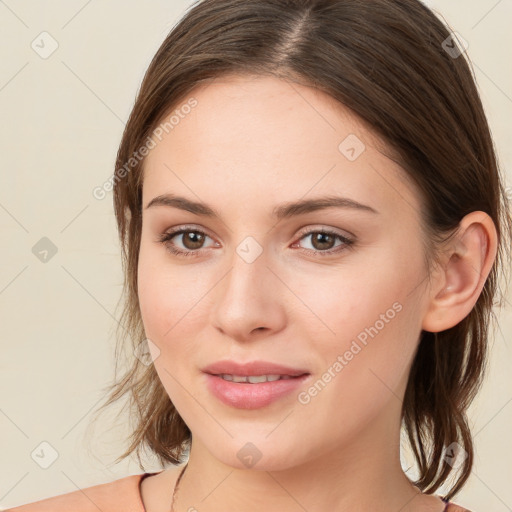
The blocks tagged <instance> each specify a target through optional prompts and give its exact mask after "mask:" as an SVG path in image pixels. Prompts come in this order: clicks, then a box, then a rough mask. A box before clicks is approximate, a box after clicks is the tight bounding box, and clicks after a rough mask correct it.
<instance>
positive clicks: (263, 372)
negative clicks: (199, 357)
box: [202, 360, 310, 384]
mask: <svg viewBox="0 0 512 512" xmlns="http://www.w3.org/2000/svg"><path fill="white" fill-rule="evenodd" d="M202 371H203V372H204V373H208V374H210V375H216V376H219V377H221V378H222V379H224V380H227V381H230V382H249V383H251V384H258V383H260V382H273V381H276V380H281V379H283V380H284V379H291V378H294V377H301V376H303V375H305V374H309V373H310V372H309V371H308V370H307V369H305V368H294V367H290V366H286V365H283V364H278V363H273V362H270V361H260V360H259V361H249V362H246V363H239V362H237V361H229V360H222V361H217V362H215V363H213V364H210V365H208V366H206V367H204V368H203V369H202Z"/></svg>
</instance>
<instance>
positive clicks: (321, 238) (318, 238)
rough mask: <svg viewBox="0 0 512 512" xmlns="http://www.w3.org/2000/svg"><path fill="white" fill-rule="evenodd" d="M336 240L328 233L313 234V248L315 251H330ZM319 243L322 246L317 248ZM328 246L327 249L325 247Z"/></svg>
mask: <svg viewBox="0 0 512 512" xmlns="http://www.w3.org/2000/svg"><path fill="white" fill-rule="evenodd" d="M326 237H327V238H330V241H327V242H326V241H325V238H326ZM333 240H334V237H333V236H332V235H329V234H328V233H315V234H313V242H312V243H313V247H315V249H330V248H331V247H332V242H333ZM317 243H319V244H320V246H319V247H318V246H317ZM325 245H327V247H326V246H325Z"/></svg>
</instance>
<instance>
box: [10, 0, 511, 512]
mask: <svg viewBox="0 0 512 512" xmlns="http://www.w3.org/2000/svg"><path fill="white" fill-rule="evenodd" d="M189 5H191V2H190V1H188V0H179V1H178V0H173V1H170V0H167V1H163V0H161V1H156V0H151V1H149V2H134V1H131V2H126V1H121V0H112V1H110V2H106V1H100V0H95V1H91V0H89V1H86V0H72V1H70V0H67V1H64V0H60V1H57V0H53V1H48V2H36V1H32V2H29V1H27V0H19V1H16V0H5V1H0V43H1V44H0V55H1V62H2V66H1V68H0V109H1V119H2V123H1V127H0V140H1V147H2V168H1V171H0V172H1V177H2V187H1V189H0V227H1V231H2V232H1V237H0V244H1V246H0V249H1V255H2V263H1V265H0V322H1V326H2V342H1V343H2V344H1V359H0V393H1V395H0V396H1V400H0V433H1V435H0V443H1V446H0V448H1V452H0V461H1V462H0V508H8V507H12V506H15V505H19V504H22V503H27V502H31V501H35V500H39V499H43V498H46V497H49V496H54V495H57V494H61V493H64V492H70V491H74V490H77V489H79V488H84V487H88V486H91V485H96V484H98V483H104V482H107V481H111V480H114V479H117V478H121V477H123V476H127V475H128V474H135V473H140V472H141V471H140V469H139V468H138V466H137V464H136V463H135V461H134V460H132V461H125V462H124V463H121V464H119V465H117V466H110V467H107V464H111V463H113V460H114V459H115V457H116V456H118V455H119V454H120V453H121V447H120V446H119V445H116V443H115V440H116V437H115V436H110V437H111V438H110V439H108V440H106V441H105V442H103V444H100V443H99V441H94V440H93V446H94V447H95V448H94V449H93V455H92V456H91V455H89V454H88V453H87V452H86V450H85V441H84V433H85V427H86V426H87V423H88V421H89V419H90V414H91V411H92V410H93V409H94V408H95V407H96V406H97V404H98V403H99V402H100V400H101V399H102V393H101V388H103V386H105V385H106V384H107V383H108V382H110V379H111V377H112V375H113V346H114V336H113V329H114V326H115V317H116V315H117V314H118V311H117V313H116V305H117V302H118V299H119V295H120V292H121V283H122V275H121V265H120V255H119V248H118V243H117V233H116V228H115V224H114V216H113V210H112V195H111V192H109V193H108V195H107V197H106V198H105V199H103V200H97V199H95V198H94V197H93V195H92V190H93V189H94V187H96V186H98V185H101V184H103V183H104V182H105V180H107V179H108V177H109V176H110V175H111V174H112V172H113V170H114V159H115V154H116V151H117V147H118V144H119V141H120V138H121V133H122V130H123V126H124V122H125V121H126V119H127V117H128V114H129V112H130V108H131V106H132V104H133V100H134V97H135V93H136V90H137V88H138V86H139V84H140V81H141V79H142V76H143V73H144V71H145V70H146V67H147V65H148V64H149V62H150V59H151V58H152V56H153V54H154V53H155V51H156V50H157V48H158V47H159V45H160V43H161V42H162V40H163V39H164V37H165V36H166V34H167V33H168V31H169V30H170V29H171V28H172V26H173V25H174V23H175V22H176V21H177V20H178V18H179V17H181V15H182V14H183V13H184V11H185V10H186V8H187V7H188V6H189ZM429 5H431V6H432V7H434V8H435V9H436V10H438V11H439V12H440V13H442V15H443V16H444V18H445V19H446V20H447V21H448V22H449V23H450V24H451V26H452V28H453V29H454V30H456V31H457V32H458V33H459V34H461V35H462V36H463V38H464V39H465V40H467V41H468V43H469V48H468V52H469V55H470V56H471V58H472V60H473V63H474V68H475V73H476V78H477V80H478V83H479V87H480V90H481V94H482V98H483V102H484V104H485V108H486V110H487V112H488V116H489V119H490V123H491V127H492V131H493V134H494V137H495V141H496V145H497V149H498V153H499V157H500V160H501V163H502V165H503V167H504V169H505V170H506V172H507V182H508V183H507V184H508V186H509V193H510V191H511V190H512V189H511V188H510V185H512V177H511V172H512V171H511V168H512V165H511V164H512V153H511V151H512V149H511V148H512V136H511V130H510V126H509V124H510V123H509V120H510V118H511V115H512V73H511V66H510V60H511V55H510V48H512V33H511V31H510V22H511V21H512V2H511V1H510V0H501V1H497V0H478V1H474V2H468V1H467V0H446V1H442V0H439V1H436V2H429ZM43 31H47V32H48V33H49V34H50V35H51V38H53V39H54V40H55V41H56V42H57V44H58V48H57V49H56V51H55V52H54V53H53V54H51V55H50V56H49V57H47V58H42V57H41V56H40V53H37V52H36V51H35V50H34V49H33V48H32V47H31V44H32V42H33V41H34V40H35V43H34V45H36V44H39V48H38V51H39V52H42V51H44V49H46V51H48V50H49V49H51V44H52V39H51V38H50V36H39V34H41V32H43ZM41 38H46V39H44V41H45V44H44V49H43V48H42V46H43V44H42V43H41V42H40V41H41ZM43 237H47V238H48V239H49V240H51V242H52V243H53V244H54V246H55V247H56V249H57V253H56V254H55V255H53V256H51V253H49V255H48V261H47V262H46V263H43V262H41V261H40V260H39V259H38V258H37V257H36V256H35V255H34V254H33V252H32V250H33V249H32V248H33V247H34V246H35V245H36V244H37V243H38V242H39V241H40V239H41V238H43ZM508 299H509V302H508V304H507V307H506V309H504V310H503V311H502V312H501V313H500V312H499V311H497V314H498V315H499V319H500V330H498V331H497V334H496V336H495V339H494V342H493V351H492V356H491V361H490V373H489V377H488V379H487V381H486V382H485V385H484V387H483V389H482V391H481V394H480V395H479V397H478V399H477V401H476V402H475V404H474V406H473V407H472V408H471V411H470V412H471V416H470V420H471V424H472V425H473V429H474V433H475V443H476V462H475V467H474V472H473V474H472V476H471V478H470V480H469V482H468V484H467V485H466V487H465V488H464V490H463V491H462V492H461V493H460V494H459V495H458V496H457V499H456V501H457V502H459V503H461V504H463V505H466V506H471V508H472V510H474V511H475V512H483V511H488V510H492V511H493V512H505V511H507V510H510V509H512V488H511V486H510V474H512V436H510V426H511V423H512V421H511V420H512V404H511V403H510V402H511V401H512V380H511V378H510V367H511V363H512V360H511V359H512V356H511V350H512V337H511V333H512V314H511V309H512V308H511V306H510V303H511V302H512V301H511V300H510V294H509V298H508ZM110 426H111V423H110V420H107V419H106V418H103V421H102V423H100V424H99V425H98V432H101V431H106V430H107V429H109V428H110ZM44 442H46V443H49V444H50V445H51V447H53V448H49V447H48V446H47V445H41V443H44ZM52 449H53V450H56V452H58V457H57V459H56V460H55V461H54V462H53V464H51V465H50V466H49V467H48V468H47V469H43V468H42V467H40V465H39V464H38V463H36V461H38V462H44V461H47V462H49V461H50V459H49V458H48V457H50V456H51V453H52ZM34 452H35V453H34ZM32 453H34V458H32V457H31V454H32ZM43 453H44V454H45V456H44V457H42V454H43ZM38 454H39V455H38ZM34 459H35V460H36V461H35V460H34ZM407 460H408V459H407V454H406V453H405V454H404V463H407ZM408 465H409V464H408ZM152 469H155V470H158V467H157V466H156V465H153V466H148V467H146V470H147V471H151V470H152ZM440 492H442V490H441V491H440Z"/></svg>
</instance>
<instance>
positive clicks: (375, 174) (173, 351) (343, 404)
mask: <svg viewBox="0 0 512 512" xmlns="http://www.w3.org/2000/svg"><path fill="white" fill-rule="evenodd" d="M191 97H193V98H195V99H196V100H197V102H198V103H197V106H196V107H195V108H193V109H192V110H191V112H190V113H189V114H187V115H186V116H184V118H183V119H181V120H180V122H179V124H178V125H176V126H175V127H174V128H173V129H172V130H169V131H168V133H166V134H164V136H163V137H162V139H161V140H157V139H155V142H156V147H154V148H153V149H152V150H151V152H150V154H149V155H148V156H147V158H146V161H145V171H144V172H145V175H144V182H143V206H144V210H143V229H142V240H141V247H140V257H139V268H138V286H139V299H140V307H141V313H142V318H143V322H144V327H145V330H146V335H147V337H148V338H149V339H150V340H151V342H152V343H154V345H155V346H157V347H158V350H159V351H160V353H159V354H158V352H157V351H154V350H153V355H154V357H155V359H154V365H155V369H156V371H157V373H158V375H159V377H160V379H161V381H162V384H163V386H164V388H165V390H166V392H167V393H168V395H169V397H170V399H171V400H172V402H173V403H174V405H175V406H176V408H177V410H178V412H179V413H180V415H181V416H182V418H183V419H184V421H185V422H186V424H187V425H188V426H189V428H190V430H191V431H192V436H193V439H192V445H191V451H190V458H189V464H188V468H187V470H186V472H185V475H184V477H183V479H182V480H181V482H180V486H179V492H178V494H177V498H176V502H175V504H174V510H175V512H184V511H187V510H193V509H191V508H190V507H194V508H195V509H197V510H200V511H201V512H210V511H215V512H217V511H218V512H220V511H223V512H229V511H235V510H244V512H253V511H254V512H256V511H258V512H260V511H261V510H265V511H266V512H304V510H307V511H309V512H318V511H325V510H332V511H349V510H350V511H353V510H358V511H360V512H366V511H367V512H370V511H375V510H379V512H397V511H400V512H413V511H414V512H418V511H425V512H441V511H442V510H443V509H444V503H443V502H442V501H441V499H440V498H439V496H435V495H434V496H432V495H426V494H422V493H420V491H419V489H418V488H416V487H414V486H413V485H412V484H411V483H410V481H409V479H408V478H407V476H406V475H405V474H404V471H403V470H402V467H401V463H400V411H401V406H402V399H403V396H404V392H405V387H406V384H407V378H408V374H409V369H410V366H411V364H412V360H413V357H414V354H415V350H416V348H417V346H418V342H419V339H420V334H421V330H422V329H423V330H427V331H432V332H439V331H442V330H445V329H448V328H450V327H452V326H454V325H456V324H457V323H459V322H460V321H461V320H462V319H463V318H465V317H466V316H467V315H468V314H469V312H470V311H471V309H472V308H473V306H474V304H475V302H476V301H477V299H478V296H479V294H480V292H481V290H482V287H483V285H484V283H485V280H486V278H487V276H488V274H489V271H490V269H491V266H492V263H493V261H494V259H495V256H496V250H497V234H496V229H495V226H494V224H493V222H492V219H491V218H490V217H489V216H488V215H487V214H485V213H483V212H472V213H470V214H469V215H467V216H466V217H464V219H462V221H461V223H460V227H461V229H460V234H459V236H458V237H457V238H455V239H453V240H452V242H451V243H450V244H447V246H446V247H445V248H444V251H443V259H442V265H440V266H439V267H437V268H436V270H435V271H434V272H433V273H432V275H431V276H430V280H429V279H428V275H427V273H426V268H425V264H424V259H423V246H422V239H421V226H420V221H419V219H420V217H419V216H420V212H421V199H420V198H421V196H420V195H419V192H418V191H417V190H415V189H414V187H413V185H412V184H411V183H410V182H409V181H408V180H407V177H406V174H405V172H404V171H403V170H402V169H401V168H400V167H399V166H398V165H397V164H396V163H395V162H393V161H392V160H391V159H390V158H388V156H386V154H387V155H389V152H387V151H386V148H385V146H384V144H383V143H382V142H381V141H379V139H378V138H377V137H376V136H375V135H373V134H372V132H371V131H370V130H369V129H368V128H367V127H365V126H364V125H363V123H362V122H361V121H359V120H358V118H357V117H355V116H354V115H353V113H351V112H350V111H349V110H348V109H346V108H345V107H344V106H342V105H340V104H339V103H337V102H336V101H334V100H333V99H332V98H331V97H329V96H328V95H326V94H324V93H322V92H319V91H318V90H315V89H313V88H310V87H306V86H303V85H299V84H297V83H295V82H291V81H288V80H281V79H277V78H273V77H249V76H243V75H231V76H224V77H222V78H219V79H216V80H214V81H212V82H211V83H208V84H203V85H201V86H199V87H197V88H195V89H194V90H193V91H192V92H191V93H190V95H189V96H188V97H187V99H189V98H191ZM185 102H186V100H184V101H183V103H185ZM177 108H179V107H177ZM349 135H351V136H354V135H355V136H356V137H357V138H358V139H359V140H360V141H361V142H362V143H363V144H364V146H365V149H364V151H363V152H362V153H361V154H360V155H359V156H358V157H357V158H356V159H352V157H353V156H354V154H353V153H349V156H350V157H351V158H347V153H346V151H345V152H344V151H343V149H342V150H340V149H339V145H340V143H342V141H344V140H345V139H346V137H347V136H349ZM351 140H355V139H351ZM343 147H344V146H342V148H343ZM385 153H386V154H385ZM166 193H173V194H176V195H180V196H184V197H186V198H188V199H190V200H193V201H199V202H203V203H207V204H208V205H210V206H211V207H212V208H214V209H215V210H216V211H217V212H219V214H220V216H221V218H220V219H214V218H208V217H202V216H199V215H196V214H193V213H190V212H186V211H183V210H180V209H177V208H174V207H169V206H153V207H151V208H146V206H147V205H148V203H149V202H150V200H152V199H153V198H154V197H156V196H159V195H161V194H166ZM327 194H329V195H337V196H343V197H348V198H351V199H353V200H355V201H358V202H360V203H363V204H365V205H369V206H371V207H372V208H374V209H375V210H377V211H378V213H377V214H375V213H372V212H367V211H362V210H355V209H341V208H329V209H323V210H319V211H316V212H311V213H306V214H302V215H300V216H297V217H293V218H289V219H282V220H280V221H276V220H275V219H274V218H273V217H272V211H273V209H274V208H275V207H276V206H278V205H281V204H283V203H287V202H292V201H297V200H299V199H311V198H317V197H321V196H324V195H327ZM180 226H186V227H187V229H189V230H190V231H192V232H193V233H194V234H196V237H197V236H199V234H197V232H194V230H197V229H199V230H201V231H203V232H205V233H206V236H205V237H204V238H203V243H202V244H201V242H199V243H198V242H197V240H200V238H199V239H197V238H196V242H194V243H195V245H193V244H191V243H190V241H188V239H187V240H185V237H184V235H183V234H181V235H177V236H175V237H174V238H173V239H172V242H169V241H168V242H167V246H166V244H164V243H161V242H159V241H158V238H159V236H161V235H162V234H163V233H166V232H169V231H170V230H171V228H175V227H180ZM321 228H325V229H329V230H331V231H335V232H336V233H337V234H340V235H342V236H345V237H348V238H350V239H352V240H353V241H354V243H353V244H352V245H351V246H345V245H344V244H343V242H341V241H340V240H339V239H337V238H336V237H332V238H329V237H328V238H326V239H324V240H323V241H321V242H322V243H316V244H315V242H314V235H311V234H310V235H305V234H303V233H304V232H305V231H310V230H311V231H312V230H313V229H317V230H318V229H321ZM189 234H192V233H189ZM246 237H253V238H254V239H255V240H256V241H257V243H258V244H259V246H260V247H261V250H262V253H261V254H260V255H259V256H258V257H257V258H256V259H255V260H254V261H252V262H251V263H248V262H247V261H246V260H245V259H244V258H242V257H241V256H239V254H238V253H237V247H238V246H239V245H240V244H241V243H242V242H243V241H244V240H245V239H246ZM172 244H174V247H175V248H178V249H181V250H183V251H188V252H194V251H195V252H196V253H197V252H198V251H199V253H198V255H197V256H177V255H174V254H172V253H171V252H169V250H168V247H169V246H170V245H172ZM198 247H199V248H198ZM340 248H342V249H341V250H340V251H339V252H334V251H336V250H337V249H340ZM329 251H330V252H331V254H330V255H328V256H322V254H321V253H322V252H324V253H325V252H329ZM394 303H395V304H396V303H398V304H399V305H400V306H401V309H400V311H399V312H397V311H396V309H395V310H393V307H392V305H393V304H394ZM389 310H393V311H394V313H395V314H394V315H393V318H392V319H389V317H387V318H388V321H387V322H384V326H383V327H381V328H378V333H377V334H375V335H374V336H373V337H370V336H369V337H368V341H367V344H366V345H361V344H359V345H361V347H362V349H361V350H360V351H359V352H358V353H357V354H356V355H354V356H353V357H352V358H351V360H349V361H347V364H346V365H345V366H344V367H343V369H342V370H341V371H338V372H336V373H335V376H334V377H332V376H331V380H330V381H329V382H328V383H327V384H326V385H325V386H324V387H323V388H321V391H318V392H317V393H316V394H315V395H314V396H312V395H309V396H310V398H311V399H310V401H309V402H308V403H307V404H304V403H301V402H300V401H299V400H298V396H297V395H298V393H292V394H291V395H288V396H286V397H284V398H281V399H280V400H278V401H277V402H275V403H272V404H270V405H269V406H267V407H264V408H261V409H257V410H242V409H237V408H234V407H230V406H227V405H225V404H223V403H221V402H220V401H219V400H218V399H217V398H216V397H214V396H213V395H212V394H211V393H210V392H209V391H208V389H207V388H206V386H205V376H204V374H203V373H202V372H201V368H203V367H204V366H206V365H207V364H210V363H212V362H214V361H217V360H220V359H233V360H237V361H252V360H255V359H263V360H268V361H273V362H276V363H282V364H286V365H289V366H292V367H305V368H307V369H308V370H309V372H310V373H311V374H312V375H311V378H310V379H309V380H308V382H307V383H305V384H304V386H303V387H302V388H301V390H302V391H305V392H307V391H308V389H309V388H310V387H311V386H313V385H314V384H315V382H317V381H318V380H319V379H322V376H323V375H324V374H325V372H326V371H327V370H328V368H330V367H331V368H332V366H333V363H334V362H335V361H336V360H337V357H338V356H339V355H343V354H344V353H346V351H347V350H348V349H349V348H350V347H351V344H352V342H353V341H354V340H356V339H358V338H357V337H358V335H360V334H361V333H363V332H365V329H367V328H370V327H372V326H376V325H381V324H378V323H376V322H377V321H378V320H379V319H380V318H382V317H381V315H383V314H384V315H385V314H386V312H387V311H389ZM388 315H391V314H390V313H388ZM323 378H324V382H325V379H326V378H325V377H323ZM301 390H299V391H301ZM248 442H250V443H252V444H253V445H254V446H256V447H257V449H258V451H259V452H260V453H261V458H260V459H259V460H258V462H257V463H256V465H255V466H253V467H247V466H246V465H244V463H243V462H242V460H241V459H240V458H239V457H238V456H237V454H238V452H239V450H240V449H241V448H242V447H244V446H245V445H246V443H248ZM179 469H181V467H180V468H171V469H168V470H166V471H163V472H162V473H160V474H159V475H156V476H152V477H148V478H146V479H145V480H144V482H143V485H142V497H143V501H144V504H145V506H146V510H147V512H164V511H166V512H168V511H169V507H170V503H171V495H172V490H173V488H174V482H175V479H176V477H177V474H178V471H179Z"/></svg>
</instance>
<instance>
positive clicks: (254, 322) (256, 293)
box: [212, 237, 291, 341]
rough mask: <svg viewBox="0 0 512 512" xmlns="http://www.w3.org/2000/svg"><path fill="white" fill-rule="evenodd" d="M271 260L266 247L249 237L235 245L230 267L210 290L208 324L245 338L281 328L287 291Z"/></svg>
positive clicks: (285, 319) (232, 336)
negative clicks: (210, 320) (212, 297)
mask: <svg viewBox="0 0 512 512" xmlns="http://www.w3.org/2000/svg"><path fill="white" fill-rule="evenodd" d="M271 260H272V258H271V257H270V250H268V249H264V248H263V247H262V246H261V245H260V244H259V243H258V242H257V241H256V240H255V239H251V237H248V238H246V239H244V240H243V241H242V242H241V243H240V244H239V245H238V246H237V247H236V248H235V251H234V253H233V256H232V258H231V260H230V264H231V265H230V268H229V269H228V271H227V272H226V273H225V274H224V277H223V278H222V279H221V280H220V282H219V283H218V285H217V286H216V287H215V292H214V293H215V299H214V304H215V305H214V308H213V310H212V324H213V325H214V327H215V328H216V329H217V330H218V331H220V332H221V333H222V334H224V335H226V336H229V337H231V338H233V339H236V340H238V341H248V340H250V339H252V338H255V337H261V335H263V334H264V333H265V331H266V333H265V335H266V336H268V335H269V334H271V333H276V332H279V331H280V330H282V329H283V328H284V327H285V325H286V321H287V318H286V307H285V304H286V301H287V300H288V301H289V295H290V294H291V292H290V291H289V290H288V289H287V288H286V286H285V285H284V284H283V282H282V280H281V279H280V278H279V275H278V273H279V271H278V270H277V272H276V270H275V269H274V268H273V267H275V266H276V265H273V264H272V261H271ZM287 295H288V297H287Z"/></svg>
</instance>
